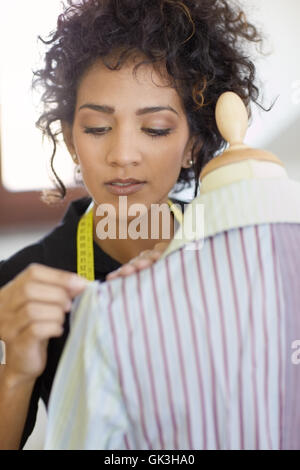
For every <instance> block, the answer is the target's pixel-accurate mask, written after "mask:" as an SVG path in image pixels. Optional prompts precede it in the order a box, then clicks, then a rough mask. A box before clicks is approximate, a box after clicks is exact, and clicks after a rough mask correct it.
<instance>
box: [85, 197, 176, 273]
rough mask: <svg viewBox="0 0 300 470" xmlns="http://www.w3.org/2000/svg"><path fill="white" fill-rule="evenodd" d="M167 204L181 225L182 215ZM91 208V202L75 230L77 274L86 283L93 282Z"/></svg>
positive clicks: (170, 204) (169, 201)
mask: <svg viewBox="0 0 300 470" xmlns="http://www.w3.org/2000/svg"><path fill="white" fill-rule="evenodd" d="M168 204H169V207H170V210H171V211H172V212H173V214H174V217H175V219H176V220H177V221H178V222H179V223H180V224H182V221H183V214H182V212H181V210H180V209H179V208H178V207H176V206H175V205H174V203H173V202H172V201H171V200H170V199H169V200H168ZM93 207H94V202H91V204H90V205H89V207H88V208H87V210H86V211H85V213H84V214H83V216H82V217H81V219H80V221H79V224H78V228H77V273H78V274H79V275H80V276H82V277H85V278H86V279H87V280H88V281H94V280H95V268H94V245H93Z"/></svg>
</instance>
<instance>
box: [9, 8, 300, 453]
mask: <svg viewBox="0 0 300 470" xmlns="http://www.w3.org/2000/svg"><path fill="white" fill-rule="evenodd" d="M61 3H62V2H61V1H58V0H26V1H24V0H11V1H7V0H0V61H1V62H0V63H1V68H0V73H1V88H0V106H1V108H0V110H1V121H2V124H1V139H2V172H3V176H4V184H5V186H6V188H8V189H10V190H13V191H20V190H26V191H27V190H30V189H41V188H44V187H47V186H48V187H50V186H51V184H50V182H49V181H50V180H49V178H48V174H47V161H48V159H49V155H50V152H51V147H50V146H49V145H46V144H45V145H44V146H42V144H41V135H40V131H38V130H37V129H35V126H34V122H35V120H36V119H37V116H38V109H36V108H35V106H34V101H35V99H33V96H32V94H31V92H30V82H31V76H32V72H31V70H32V69H36V68H37V65H38V63H39V60H40V56H39V54H40V46H39V47H38V46H37V35H38V34H40V35H42V36H43V37H45V36H46V35H47V33H48V32H49V31H51V30H52V29H53V28H54V27H55V21H56V17H57V14H58V13H59V12H60V11H61V9H60V5H61ZM242 3H243V4H244V5H245V11H246V13H247V14H248V18H249V20H250V21H253V22H254V23H255V24H256V25H257V26H258V27H259V29H260V30H262V31H263V33H264V35H265V37H266V39H267V42H266V46H265V50H267V51H268V52H269V55H268V56H267V57H264V56H263V57H260V58H259V57H258V53H257V52H256V54H257V57H256V59H255V63H256V65H257V72H258V76H259V78H260V80H261V84H262V87H263V90H264V93H263V95H262V98H263V99H262V104H263V106H264V107H265V108H269V107H270V105H271V104H272V102H273V101H274V100H275V99H276V98H277V97H278V95H279V98H278V100H277V102H276V104H275V106H274V108H273V109H272V111H270V112H268V113H266V112H264V111H261V110H260V109H259V108H258V107H257V106H253V113H254V117H253V122H252V124H251V126H250V128H249V131H248V133H247V138H246V143H248V144H249V145H252V146H254V147H261V148H264V149H266V150H269V151H271V152H273V153H275V154H276V155H278V156H279V158H280V159H281V160H282V161H283V162H284V163H285V164H286V167H287V169H288V172H289V174H290V175H291V177H292V178H294V179H299V180H300V162H299V158H300V151H299V133H300V28H299V18H300V1H299V0H285V1H283V0H242ZM16 13H17V14H16ZM253 52H254V53H255V51H253ZM59 152H60V154H59V157H60V158H57V159H56V165H57V162H58V161H59V160H60V161H61V164H60V167H59V165H57V168H58V173H59V174H64V175H66V173H67V172H68V174H69V181H70V182H71V181H72V178H73V172H72V164H71V162H70V158H69V157H68V156H67V153H66V151H65V149H64V148H63V147H62V148H61V149H60V150H59ZM16 168H17V169H18V171H17V172H16V171H15V170H16ZM64 181H66V182H68V178H66V177H65V176H64ZM192 194H193V191H192V190H191V191H189V192H188V193H183V194H182V195H181V197H182V199H185V198H189V197H192ZM44 233H46V228H45V227H40V228H37V229H35V230H34V231H33V230H32V228H31V227H28V228H26V227H25V228H24V229H22V232H20V231H17V230H16V229H14V228H11V229H10V228H6V229H5V231H4V230H2V233H1V234H0V259H4V258H7V257H9V256H10V255H11V254H13V253H15V252H16V251H17V250H19V249H21V248H22V247H24V246H26V245H28V244H30V243H32V242H35V241H36V240H37V239H38V238H39V237H40V236H42V235H43V234H44ZM45 424H46V413H45V408H44V405H43V403H42V402H40V411H39V414H38V422H37V426H36V428H35V431H34V434H33V435H32V436H31V438H30V439H29V441H28V443H27V446H26V447H27V448H29V449H30V448H32V449H39V448H41V447H42V443H43V436H44V428H45Z"/></svg>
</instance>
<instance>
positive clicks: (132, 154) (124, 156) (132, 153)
mask: <svg viewBox="0 0 300 470" xmlns="http://www.w3.org/2000/svg"><path fill="white" fill-rule="evenodd" d="M140 162H141V153H140V151H139V149H138V146H137V139H136V137H135V136H134V135H133V132H122V133H121V132H115V133H114V135H113V136H112V139H111V142H110V147H109V149H108V152H107V163H108V164H109V165H119V166H127V165H137V164H138V163H140Z"/></svg>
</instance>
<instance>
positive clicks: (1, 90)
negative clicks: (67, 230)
mask: <svg viewBox="0 0 300 470" xmlns="http://www.w3.org/2000/svg"><path fill="white" fill-rule="evenodd" d="M61 11H62V2H61V1H60V0H51V1H43V2H41V1H40V0H27V1H26V2H24V1H23V0H15V1H14V2H1V4H0V58H1V65H2V66H1V71H0V74H1V75H0V105H1V108H0V111H1V120H0V131H1V140H0V143H1V155H0V158H1V168H0V177H1V180H0V221H1V223H2V224H4V223H12V222H13V221H14V222H16V223H19V222H21V221H24V222H25V221H26V222H30V220H39V221H40V220H44V217H45V220H49V217H50V219H51V218H52V216H54V217H55V218H56V217H57V214H58V213H61V211H62V210H64V208H65V204H66V203H67V200H69V199H70V197H69V196H68V198H67V199H66V201H65V202H64V203H63V206H64V207H63V208H62V207H60V209H59V210H58V212H57V210H56V209H55V208H54V207H53V208H51V209H50V208H49V207H47V206H46V205H45V204H44V203H42V201H40V191H41V190H42V189H44V188H53V183H52V182H51V179H50V178H49V175H50V174H51V172H50V169H49V161H50V157H51V153H52V145H51V143H50V142H49V141H48V139H45V142H44V143H42V133H41V131H40V130H38V129H37V128H36V127H35V122H36V120H37V119H38V116H39V112H40V111H41V108H40V106H38V104H39V102H38V99H39V97H38V96H37V95H34V94H33V93H32V92H31V80H32V76H33V73H32V70H36V69H38V68H39V67H40V65H41V64H42V62H41V59H42V56H43V52H44V50H45V49H44V46H43V44H42V43H41V41H39V40H38V38H37V37H38V35H41V36H42V37H43V38H46V37H47V35H48V34H49V32H50V31H52V30H53V29H54V28H55V24H56V20H57V16H58V14H59V13H60V12H61ZM73 167H74V164H73V163H72V161H71V158H70V156H69V155H68V153H67V150H66V148H65V146H64V145H63V144H62V145H61V146H58V148H57V154H56V157H55V169H56V171H57V173H58V175H59V176H60V177H61V179H62V180H63V182H64V184H65V186H67V187H68V188H70V187H72V186H74V176H73ZM69 192H70V191H69V190H68V193H69ZM71 192H73V196H72V197H71V199H74V198H76V197H77V195H78V194H80V195H81V194H82V192H83V188H76V189H73V191H71ZM84 194H86V193H84ZM78 197H80V196H78ZM42 213H43V214H42Z"/></svg>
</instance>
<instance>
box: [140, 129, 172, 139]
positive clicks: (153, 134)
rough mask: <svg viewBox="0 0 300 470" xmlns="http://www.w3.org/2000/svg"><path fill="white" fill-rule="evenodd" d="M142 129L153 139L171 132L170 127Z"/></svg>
mask: <svg viewBox="0 0 300 470" xmlns="http://www.w3.org/2000/svg"><path fill="white" fill-rule="evenodd" d="M143 130H145V131H147V132H148V134H150V137H153V138H154V139H155V138H156V137H163V136H167V135H169V134H170V132H171V129H143Z"/></svg>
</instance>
